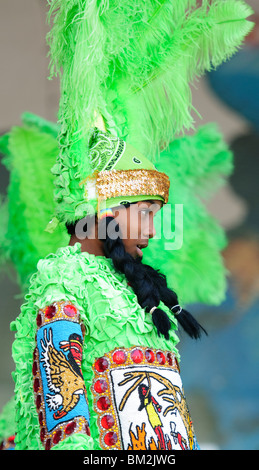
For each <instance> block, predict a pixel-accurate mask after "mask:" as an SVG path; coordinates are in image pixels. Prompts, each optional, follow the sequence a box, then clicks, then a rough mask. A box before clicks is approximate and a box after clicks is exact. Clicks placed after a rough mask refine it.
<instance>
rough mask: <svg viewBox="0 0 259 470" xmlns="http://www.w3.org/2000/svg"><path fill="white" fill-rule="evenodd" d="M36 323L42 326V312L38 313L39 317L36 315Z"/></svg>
mask: <svg viewBox="0 0 259 470" xmlns="http://www.w3.org/2000/svg"><path fill="white" fill-rule="evenodd" d="M36 323H37V326H38V327H40V326H41V325H42V318H41V314H40V313H38V315H37V317H36Z"/></svg>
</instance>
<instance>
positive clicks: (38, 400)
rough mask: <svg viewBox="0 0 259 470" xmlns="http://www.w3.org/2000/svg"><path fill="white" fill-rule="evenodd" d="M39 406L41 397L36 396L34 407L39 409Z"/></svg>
mask: <svg viewBox="0 0 259 470" xmlns="http://www.w3.org/2000/svg"><path fill="white" fill-rule="evenodd" d="M40 406H41V395H37V398H36V407H37V409H39V408H40Z"/></svg>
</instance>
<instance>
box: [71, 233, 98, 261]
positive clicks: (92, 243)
mask: <svg viewBox="0 0 259 470" xmlns="http://www.w3.org/2000/svg"><path fill="white" fill-rule="evenodd" d="M75 243H80V244H81V251H82V252H84V251H87V252H88V253H90V254H91V255H95V256H105V254H104V250H103V242H102V241H101V240H98V239H94V238H93V239H92V238H84V239H83V240H80V239H79V238H77V236H76V235H71V238H70V241H69V246H73V245H75Z"/></svg>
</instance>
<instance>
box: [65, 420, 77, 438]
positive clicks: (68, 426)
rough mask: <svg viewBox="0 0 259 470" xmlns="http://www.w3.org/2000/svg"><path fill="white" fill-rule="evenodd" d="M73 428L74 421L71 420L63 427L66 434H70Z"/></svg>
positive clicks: (74, 426)
mask: <svg viewBox="0 0 259 470" xmlns="http://www.w3.org/2000/svg"><path fill="white" fill-rule="evenodd" d="M75 428H76V423H75V422H74V421H72V422H71V423H68V424H67V425H66V427H65V434H67V435H69V434H72V433H73V432H74V430H75Z"/></svg>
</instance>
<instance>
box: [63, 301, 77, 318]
mask: <svg viewBox="0 0 259 470" xmlns="http://www.w3.org/2000/svg"><path fill="white" fill-rule="evenodd" d="M63 311H64V313H65V314H66V316H67V317H75V315H76V314H77V308H76V307H75V306H74V305H71V304H67V305H64V307H63Z"/></svg>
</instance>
